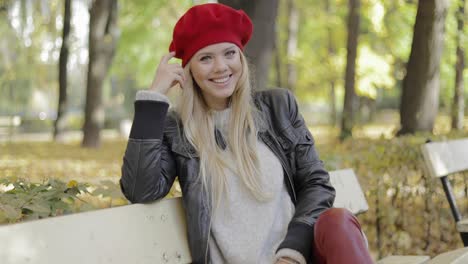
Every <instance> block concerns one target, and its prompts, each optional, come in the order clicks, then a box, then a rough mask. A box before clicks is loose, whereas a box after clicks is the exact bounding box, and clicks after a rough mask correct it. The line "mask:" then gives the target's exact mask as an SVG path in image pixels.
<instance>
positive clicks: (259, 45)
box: [218, 0, 278, 90]
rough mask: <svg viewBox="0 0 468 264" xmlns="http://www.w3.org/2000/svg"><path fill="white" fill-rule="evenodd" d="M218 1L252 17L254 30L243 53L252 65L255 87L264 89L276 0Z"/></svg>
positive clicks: (268, 68)
mask: <svg viewBox="0 0 468 264" xmlns="http://www.w3.org/2000/svg"><path fill="white" fill-rule="evenodd" d="M218 2H219V3H221V4H224V5H228V6H231V7H232V8H235V9H242V10H244V11H245V13H246V14H247V15H248V16H249V17H250V18H251V19H252V23H253V25H254V32H253V35H252V38H251V40H250V42H249V44H247V46H246V47H245V54H246V55H247V57H248V58H249V62H250V65H252V67H253V69H252V70H253V73H254V77H255V82H254V85H255V88H256V89H259V90H262V89H265V88H266V86H267V83H268V73H269V71H270V64H271V57H272V54H273V46H274V42H275V27H276V16H277V13H278V0H255V1H252V0H219V1H218Z"/></svg>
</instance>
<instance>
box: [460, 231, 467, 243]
mask: <svg viewBox="0 0 468 264" xmlns="http://www.w3.org/2000/svg"><path fill="white" fill-rule="evenodd" d="M460 236H461V239H462V241H463V246H465V247H468V233H464V232H460Z"/></svg>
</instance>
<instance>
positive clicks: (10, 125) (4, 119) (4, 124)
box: [0, 116, 21, 137]
mask: <svg viewBox="0 0 468 264" xmlns="http://www.w3.org/2000/svg"><path fill="white" fill-rule="evenodd" d="M20 125H21V117H19V116H0V137H2V136H7V137H11V136H12V135H13V134H14V133H15V130H16V128H17V127H19V126H20Z"/></svg>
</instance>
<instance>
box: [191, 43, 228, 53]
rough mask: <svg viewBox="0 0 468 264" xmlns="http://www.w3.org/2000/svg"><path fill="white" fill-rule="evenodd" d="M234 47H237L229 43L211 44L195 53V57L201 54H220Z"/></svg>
mask: <svg viewBox="0 0 468 264" xmlns="http://www.w3.org/2000/svg"><path fill="white" fill-rule="evenodd" d="M235 47H237V46H236V44H234V43H230V42H221V43H216V44H211V45H208V46H206V47H203V48H202V49H200V50H199V51H197V53H196V55H198V54H202V53H220V52H224V51H226V50H228V49H231V48H235Z"/></svg>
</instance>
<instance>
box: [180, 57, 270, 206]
mask: <svg viewBox="0 0 468 264" xmlns="http://www.w3.org/2000/svg"><path fill="white" fill-rule="evenodd" d="M239 54H240V59H241V64H242V72H241V75H240V77H239V80H238V82H237V85H236V87H235V89H234V92H233V94H232V96H231V98H230V107H231V114H230V117H229V124H228V131H229V133H228V135H227V140H226V141H227V148H228V149H229V150H230V152H231V154H232V160H231V161H227V162H226V160H225V159H223V155H222V154H223V150H222V149H221V148H220V147H219V146H218V145H217V143H216V138H215V121H214V114H213V111H211V110H210V108H209V107H208V106H207V104H206V103H205V100H204V98H203V95H202V93H201V90H200V88H199V87H198V85H197V84H196V83H195V82H194V80H193V78H192V77H191V73H190V63H189V64H187V66H185V68H184V71H185V76H190V78H188V79H189V80H187V82H186V83H185V85H184V89H182V94H181V95H180V96H179V99H180V101H179V103H178V105H177V106H176V109H175V110H176V112H177V113H178V115H179V116H180V118H181V122H182V124H183V133H184V136H185V138H186V139H187V140H188V142H189V143H190V144H192V146H194V148H195V149H196V150H197V152H198V154H199V156H200V171H199V177H201V182H202V184H203V187H204V190H205V191H206V194H207V196H208V197H210V198H211V202H212V203H211V204H212V210H216V208H217V207H218V205H219V202H220V199H221V196H222V194H223V193H224V192H225V191H228V188H227V187H228V186H227V182H226V174H225V169H226V168H231V169H233V170H234V171H235V172H236V173H237V175H238V176H239V177H240V179H241V181H242V183H243V184H244V185H245V186H246V187H247V188H248V190H250V192H251V193H252V194H253V196H254V197H255V198H256V199H257V200H259V201H265V200H268V199H269V198H270V197H271V194H268V193H266V192H265V191H263V190H262V184H261V180H260V173H261V172H260V167H259V159H258V154H257V148H256V141H257V128H256V124H255V123H256V122H255V120H256V119H257V118H256V116H258V110H257V108H256V107H255V105H254V103H253V100H252V87H251V84H250V76H249V67H248V64H247V59H246V58H245V56H244V54H243V53H242V52H239ZM207 135H208V136H207ZM225 138H226V137H225Z"/></svg>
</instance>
